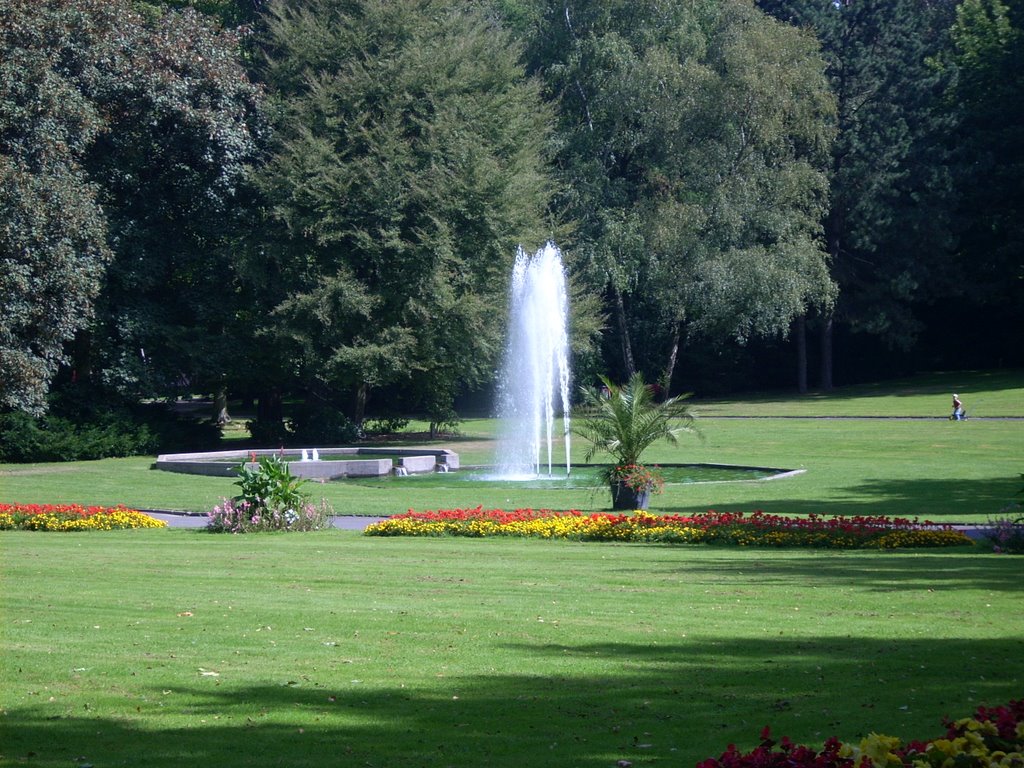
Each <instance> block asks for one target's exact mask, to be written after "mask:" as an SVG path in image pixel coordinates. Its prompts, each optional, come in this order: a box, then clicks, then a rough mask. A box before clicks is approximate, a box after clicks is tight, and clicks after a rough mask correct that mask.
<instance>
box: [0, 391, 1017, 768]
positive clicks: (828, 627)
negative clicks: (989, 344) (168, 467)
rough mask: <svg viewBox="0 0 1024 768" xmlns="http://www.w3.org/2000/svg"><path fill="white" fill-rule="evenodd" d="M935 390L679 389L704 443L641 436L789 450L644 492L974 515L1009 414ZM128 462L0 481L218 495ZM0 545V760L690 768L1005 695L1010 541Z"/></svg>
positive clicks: (151, 536)
mask: <svg viewBox="0 0 1024 768" xmlns="http://www.w3.org/2000/svg"><path fill="white" fill-rule="evenodd" d="M972 381H973V382H974V385H975V386H957V389H958V390H959V391H960V393H961V395H962V396H963V397H964V399H965V401H966V402H967V405H968V409H969V410H970V411H971V412H972V413H974V414H975V415H976V416H981V415H983V413H980V412H979V408H978V407H972V406H980V405H981V404H989V405H991V407H992V408H993V411H991V413H992V415H999V416H1024V375H1018V376H1009V377H1007V376H1005V375H1000V376H986V375H985V374H977V375H975V378H974V379H972ZM984 382H987V383H988V385H989V389H982V388H981V387H980V384H981V383H984ZM948 389H950V381H949V380H947V379H945V378H944V377H942V376H938V377H930V378H929V379H927V380H915V381H913V382H907V383H905V384H897V385H892V386H890V387H889V388H888V389H886V390H884V391H883V390H880V389H876V388H861V389H859V390H851V391H841V392H838V393H835V394H834V395H829V396H828V397H816V396H811V397H808V398H788V399H787V398H771V397H766V398H755V399H748V400H745V401H732V402H728V403H726V402H716V403H697V404H696V407H697V409H698V411H701V412H702V418H701V425H702V430H703V433H704V439H703V440H702V441H698V440H696V439H689V440H684V443H683V445H682V447H680V448H678V449H673V448H671V447H658V448H657V450H656V451H655V452H654V453H653V455H652V458H653V459H654V460H656V461H662V462H672V461H675V462H681V461H700V462H721V463H734V464H756V465H769V466H780V467H786V468H794V469H796V468H801V469H805V470H806V472H805V473H804V474H801V475H798V476H796V477H791V478H787V479H780V480H773V481H767V482H748V483H717V484H707V485H689V486H671V487H669V489H668V491H667V492H666V493H665V495H663V496H659V497H655V499H654V504H653V505H652V506H653V511H655V512H657V511H664V512H686V511H704V510H706V509H709V508H714V509H718V510H722V511H725V510H735V511H748V512H749V511H752V510H754V509H757V508H761V509H764V510H766V511H769V512H778V513H785V514H792V513H796V514H800V513H808V512H820V513H846V514H852V513H860V512H863V513H870V514H892V515H909V516H914V515H920V516H922V517H929V518H932V519H936V520H945V521H970V520H973V521H984V520H986V519H988V517H989V516H990V515H994V514H996V513H997V512H998V510H999V509H1000V507H1002V506H1003V505H1005V504H1006V503H1007V502H1008V501H1010V500H1011V499H1013V498H1014V497H1015V494H1016V492H1017V491H1018V490H1019V488H1020V485H1021V481H1020V478H1019V474H1020V473H1021V472H1022V471H1024V467H1022V465H1021V456H1022V455H1024V450H1022V449H1024V422H1021V421H1014V420H1005V419H992V420H989V419H983V418H974V419H971V420H969V421H967V422H962V423H952V422H949V421H946V420H944V419H941V418H921V417H922V416H924V415H926V414H927V412H929V411H938V413H939V415H942V414H943V413H944V412H945V408H946V405H947V404H946V402H945V401H946V390H948ZM989 405H986V408H987V407H989ZM983 410H984V409H982V411H983ZM879 413H882V414H883V415H886V416H889V417H896V416H906V417H914V418H887V419H877V418H867V417H869V416H874V415H878V414H879ZM737 416H739V417H741V418H736V417H737ZM763 416H768V417H771V418H762V417H763ZM794 416H796V417H804V418H792V417H794ZM828 416H852V417H857V418H823V417H828ZM494 427H495V425H494V422H493V421H490V420H470V421H467V422H466V423H465V424H464V425H463V434H462V435H461V436H460V437H459V438H457V439H454V440H450V441H446V442H445V443H443V444H445V445H450V446H451V447H452V448H454V449H455V450H457V451H459V452H460V454H461V455H462V457H463V462H464V463H466V464H470V463H486V462H489V461H490V457H491V452H492V450H493V443H492V436H493V432H494ZM410 439H413V438H410ZM582 450H583V446H581V445H576V446H574V452H576V454H577V456H578V455H580V454H581V453H582ZM150 463H151V459H149V458H136V459H116V460H106V461H97V462H81V463H77V464H68V465H56V464H45V465H24V466H16V465H6V466H0V501H21V502H49V503H56V502H73V501H77V502H85V503H100V504H116V503H119V502H123V503H127V504H130V505H133V506H137V507H142V508H171V509H187V510H196V511H202V510H205V509H206V508H208V507H209V506H210V505H212V504H213V503H216V502H217V501H218V499H219V498H220V497H221V496H227V495H231V494H232V493H233V492H234V486H233V485H232V484H231V482H230V481H229V480H224V479H215V478H205V477H195V476H188V475H175V474H171V473H164V472H158V471H154V470H152V469H150ZM313 489H314V490H315V492H316V493H317V494H318V495H319V494H321V493H322V494H323V495H325V496H326V497H328V498H329V499H330V500H331V501H332V503H333V504H334V505H335V507H336V509H337V510H338V511H339V512H341V513H344V514H378V515H380V514H391V513H395V512H403V511H405V510H406V509H408V508H414V509H421V510H422V509H436V508H439V507H467V506H476V505H478V504H483V505H485V506H488V507H520V506H522V507H526V506H529V507H535V508H539V507H551V508H556V509H565V508H570V507H575V508H577V509H581V510H597V509H604V508H607V504H608V499H607V496H606V492H603V491H594V492H591V491H576V492H566V491H536V490H535V491H530V490H522V491H517V492H515V493H512V492H509V491H499V490H496V489H481V488H473V487H468V488H467V487H461V486H458V485H456V484H454V483H453V484H452V486H451V487H447V488H442V489H437V488H433V489H429V490H422V491H421V490H418V489H417V488H416V486H414V485H412V484H409V485H402V484H400V483H394V482H393V483H375V482H369V481H368V482H360V483H328V484H325V485H316V486H313ZM1018 498H1019V497H1018ZM0 549H2V557H0V579H2V583H0V617H2V620H3V623H2V625H0V626H2V630H0V649H2V657H0V658H2V662H0V765H33V766H45V767H46V768H51V767H52V768H68V767H69V766H78V767H79V768H84V766H93V765H94V766H97V767H99V766H104V767H105V766H117V765H125V766H127V765H130V766H146V765H150V766H160V767H161V768H163V767H165V766H170V767H172V768H173V767H174V766H183V767H184V766H194V765H216V766H229V767H230V766H290V767H294V766H300V767H301V766H320V765H323V764H325V763H327V764H342V765H354V766H394V767H395V768H398V767H403V768H404V767H405V766H459V767H461V766H465V767H466V768H471V767H475V766H481V765H487V766H496V767H497V768H503V767H504V766H508V767H509V768H511V767H512V766H517V767H518V766H522V765H524V764H526V765H536V766H542V767H543V766H552V767H554V766H559V767H561V766H581V767H584V768H586V767H587V766H590V767H592V768H605V767H606V766H614V765H616V763H617V762H618V761H620V760H627V761H630V762H632V763H633V765H635V766H641V765H666V766H668V765H673V766H684V767H685V768H692V766H693V765H694V764H695V763H696V762H697V761H699V760H701V759H703V758H706V757H709V756H712V755H717V754H718V753H720V752H721V751H723V750H724V749H725V747H726V745H727V744H729V743H730V742H734V743H736V744H738V745H740V746H741V747H743V748H749V747H752V746H754V745H755V744H756V743H757V741H758V734H759V732H760V730H761V728H762V727H763V726H765V725H770V726H771V727H772V729H773V732H774V733H775V734H776V735H777V736H782V735H788V736H789V737H791V738H793V739H795V740H798V741H803V742H807V743H810V744H820V743H821V742H822V741H823V740H824V739H825V738H826V737H828V736H831V735H836V736H838V737H840V738H841V739H844V740H853V741H855V740H857V739H859V738H860V737H862V736H864V735H866V734H868V733H871V732H873V731H879V732H884V733H890V734H892V735H896V736H900V737H902V738H904V739H909V738H921V739H925V738H932V737H937V736H939V735H941V733H942V725H941V720H942V718H943V716H946V715H949V716H952V717H961V716H967V715H969V714H970V713H971V712H972V711H973V710H974V708H975V707H976V706H977V705H979V704H989V705H997V704H1000V703H1003V702H1005V701H1007V700H1009V699H1011V698H1020V697H1021V696H1022V695H1024V582H1022V580H1021V574H1022V566H1021V563H1022V561H1021V559H1020V558H1019V557H1012V556H1000V555H994V554H991V553H989V552H986V551H985V550H983V549H982V548H981V547H976V548H961V549H955V550H943V551H935V550H928V551H888V552H866V551H858V552H836V551H827V552H826V551H814V550H808V551H800V550H780V551H767V550H748V549H739V548H736V549H729V548H713V547H706V546H693V547H691V546H674V547H673V546H659V545H624V544H595V543H579V542H568V541H541V540H508V539H499V540H491V539H481V540H477V539H404V538H383V539H382V538H369V537H363V536H361V535H360V534H359V533H357V532H353V531H338V530H331V531H324V532H320V533H311V534H264V535H249V536H230V535H212V534H207V533H205V532H202V531H196V530H184V529H172V530H152V531H118V532H112V533H78V534H43V533H33V532H21V531H5V532H3V533H0Z"/></svg>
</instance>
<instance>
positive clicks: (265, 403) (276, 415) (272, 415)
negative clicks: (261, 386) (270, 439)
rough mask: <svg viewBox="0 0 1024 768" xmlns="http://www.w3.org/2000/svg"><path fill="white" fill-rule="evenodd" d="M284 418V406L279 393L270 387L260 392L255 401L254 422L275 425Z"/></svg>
mask: <svg viewBox="0 0 1024 768" xmlns="http://www.w3.org/2000/svg"><path fill="white" fill-rule="evenodd" d="M283 418H284V404H283V403H282V401H281V391H280V390H279V389H277V388H276V387H271V388H270V389H266V390H264V391H262V392H260V394H259V397H258V399H257V400H256V421H258V422H261V423H263V424H276V423H279V422H280V421H281V419H283Z"/></svg>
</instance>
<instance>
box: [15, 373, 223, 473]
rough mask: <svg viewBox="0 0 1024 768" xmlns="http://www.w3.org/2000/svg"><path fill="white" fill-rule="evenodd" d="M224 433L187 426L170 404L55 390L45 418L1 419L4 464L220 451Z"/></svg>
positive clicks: (90, 390) (81, 388) (83, 389)
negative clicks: (218, 446)
mask: <svg viewBox="0 0 1024 768" xmlns="http://www.w3.org/2000/svg"><path fill="white" fill-rule="evenodd" d="M219 441H220V428H219V427H217V425H215V424H213V423H211V422H208V421H206V422H201V421H195V420H186V419H181V418H178V416H177V415H176V414H175V413H174V412H173V411H172V410H171V409H170V408H169V407H168V406H167V405H166V404H164V403H147V404H129V403H124V402H119V401H118V400H112V399H111V395H110V393H108V392H104V391H103V390H101V389H99V388H96V387H90V386H87V385H77V386H75V385H70V386H67V387H65V388H63V389H58V390H55V391H54V392H53V393H52V395H51V397H50V399H49V410H48V411H47V413H46V414H45V415H44V416H41V417H38V418H37V417H33V416H30V415H28V414H26V413H22V412H20V411H13V412H6V413H0V461H3V462H36V461H83V460H90V459H105V458H111V457H119V456H138V455H146V454H153V453H161V452H171V451H178V450H203V449H209V448H214V447H216V446H217V444H218V443H219Z"/></svg>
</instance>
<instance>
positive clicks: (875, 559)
mask: <svg viewBox="0 0 1024 768" xmlns="http://www.w3.org/2000/svg"><path fill="white" fill-rule="evenodd" d="M733 551H735V550H733ZM981 551H987V550H981ZM789 552H790V554H789V555H788V556H786V557H784V558H780V557H773V556H772V550H758V549H750V550H749V557H748V558H747V559H745V560H737V559H736V558H735V557H722V558H721V559H719V558H714V557H703V558H701V559H700V560H692V561H688V562H686V564H685V565H680V564H679V560H678V558H675V557H666V559H665V561H664V562H661V563H659V566H660V567H661V568H662V569H664V572H667V573H672V572H676V573H678V574H685V576H686V577H687V580H688V581H690V582H694V581H696V582H697V583H707V584H708V585H711V586H713V585H715V584H717V583H720V582H721V581H722V579H723V578H726V577H727V579H728V583H729V584H730V585H733V586H735V585H739V586H740V587H741V588H743V587H747V588H750V589H752V590H756V589H757V588H758V587H759V586H765V585H769V584H771V585H776V586H777V585H780V584H781V585H787V584H790V585H793V587H794V589H795V588H798V587H800V586H801V585H806V584H813V585H815V587H816V588H820V589H831V588H837V589H842V588H844V587H847V586H848V585H849V584H851V583H855V584H856V585H857V588H858V589H866V590H871V591H873V592H878V593H886V592H920V593H922V594H926V593H928V592H940V591H958V592H962V591H964V590H972V589H973V590H979V591H983V592H1007V593H1016V594H1020V593H1021V591H1022V588H1024V587H1022V580H1021V578H1020V577H1021V572H1022V569H1024V557H1017V556H1014V555H995V554H992V555H979V550H978V549H977V548H958V549H956V550H952V551H951V550H945V549H928V550H915V551H913V552H910V551H907V550H903V551H901V552H899V553H896V552H893V553H890V554H891V555H892V557H891V558H887V557H885V556H884V555H882V556H879V555H878V554H876V553H871V554H868V553H864V554H867V555H868V556H867V557H865V558H863V559H862V558H860V557H858V553H856V552H850V551H845V552H843V551H836V552H835V553H834V557H828V558H824V557H822V556H821V555H820V554H819V555H814V556H801V555H800V554H799V553H798V552H799V551H798V550H789ZM996 559H999V562H996ZM1007 559H1008V561H1007ZM887 560H888V562H887ZM1008 562H1009V563H1016V562H1019V564H1020V566H1021V568H1019V569H1014V568H1012V567H993V566H1004V565H1007V563H1008ZM630 572H631V573H632V574H633V577H635V574H636V573H640V571H639V570H637V571H630Z"/></svg>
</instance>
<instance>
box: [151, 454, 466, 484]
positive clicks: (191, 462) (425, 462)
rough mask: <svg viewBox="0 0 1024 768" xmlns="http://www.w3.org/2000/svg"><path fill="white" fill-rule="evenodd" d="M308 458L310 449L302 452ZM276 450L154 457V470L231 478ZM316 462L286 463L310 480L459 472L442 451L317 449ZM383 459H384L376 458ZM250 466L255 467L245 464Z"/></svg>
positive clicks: (454, 461)
mask: <svg viewBox="0 0 1024 768" xmlns="http://www.w3.org/2000/svg"><path fill="white" fill-rule="evenodd" d="M305 451H306V455H308V456H312V453H313V450H312V449H308V448H307V449H305ZM281 453H282V451H281V450H280V449H276V450H275V449H260V450H235V451H208V452H205V453H167V454H162V455H160V456H158V457H157V459H156V462H155V463H154V464H153V468H154V469H162V470H164V471H166V472H181V473H184V474H190V475H208V476H213V477H234V476H235V475H236V474H237V473H238V465H239V464H240V463H241V462H243V461H245V460H246V459H248V458H250V457H252V456H256V457H257V458H258V457H261V456H276V455H280V454H281ZM283 453H284V455H285V456H287V457H291V458H299V457H301V456H302V455H303V449H294V448H290V449H286V450H285V451H284V452H283ZM360 453H367V454H375V456H376V457H375V458H372V459H371V458H366V459H361V458H359V455H360ZM317 454H318V456H319V459H318V460H315V461H314V460H312V459H311V460H309V461H290V462H289V463H288V467H289V469H290V470H291V473H292V475H294V476H295V477H302V478H309V479H313V480H335V479H339V478H344V477H380V476H382V475H389V474H391V473H392V472H393V471H394V468H395V466H400V467H403V468H404V470H405V472H406V473H408V474H416V473H423V472H433V471H435V469H438V468H440V467H444V468H445V471H449V470H455V469H458V468H459V455H458V454H457V453H455V452H454V451H449V450H447V449H445V448H321V449H317ZM380 456H385V457H387V458H378V457H380ZM247 464H249V465H250V466H255V464H252V463H250V462H247Z"/></svg>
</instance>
